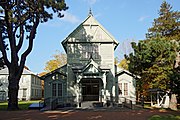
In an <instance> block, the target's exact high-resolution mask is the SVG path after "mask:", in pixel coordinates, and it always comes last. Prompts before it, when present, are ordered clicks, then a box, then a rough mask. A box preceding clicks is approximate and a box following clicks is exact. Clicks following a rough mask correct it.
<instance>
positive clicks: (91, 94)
mask: <svg viewBox="0 0 180 120" xmlns="http://www.w3.org/2000/svg"><path fill="white" fill-rule="evenodd" d="M81 85H82V100H83V101H99V97H100V90H101V88H102V80H101V79H96V78H83V79H82V80H81Z"/></svg>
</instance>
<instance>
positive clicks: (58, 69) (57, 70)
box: [41, 64, 67, 79]
mask: <svg viewBox="0 0 180 120" xmlns="http://www.w3.org/2000/svg"><path fill="white" fill-rule="evenodd" d="M66 67H67V64H66V65H64V66H61V67H59V68H57V69H55V70H53V71H51V72H49V73H47V74H45V75H43V76H41V78H42V79H45V78H46V77H48V76H50V75H53V74H56V73H57V74H60V75H63V76H67V75H66V71H64V70H63V69H64V68H66Z"/></svg>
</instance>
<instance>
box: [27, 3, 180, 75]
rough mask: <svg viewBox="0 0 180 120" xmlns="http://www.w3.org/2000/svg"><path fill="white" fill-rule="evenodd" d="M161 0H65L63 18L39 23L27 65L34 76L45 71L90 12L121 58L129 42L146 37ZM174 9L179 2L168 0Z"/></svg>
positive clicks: (126, 51)
mask: <svg viewBox="0 0 180 120" xmlns="http://www.w3.org/2000/svg"><path fill="white" fill-rule="evenodd" d="M162 2H163V0H66V3H67V5H68V6H69V9H68V10H67V11H65V12H63V13H64V15H65V16H64V18H61V19H60V18H57V17H54V19H53V20H50V21H48V22H47V23H44V24H40V25H39V27H38V32H37V35H36V39H35V42H34V47H33V51H32V52H31V53H30V55H29V56H28V59H27V61H26V66H28V67H29V68H30V70H31V71H33V72H35V73H40V72H43V71H44V67H45V63H46V62H47V61H48V60H50V59H52V55H53V54H55V53H56V50H59V51H61V52H64V50H63V47H62V45H61V41H63V40H64V38H66V37H67V36H68V34H69V33H71V32H72V31H73V30H74V29H75V28H76V27H77V26H78V25H79V24H80V23H81V22H82V21H83V20H84V19H85V18H86V17H87V15H88V12H89V8H91V9H92V13H93V15H94V17H95V18H96V19H97V20H98V21H99V23H101V24H102V25H103V26H104V27H105V28H106V30H108V31H109V32H110V33H111V34H112V35H113V36H114V37H115V38H116V40H117V41H119V43H120V44H119V46H118V48H117V49H116V52H115V56H118V57H119V59H122V58H123V55H124V53H128V52H129V51H130V48H129V45H128V44H129V43H130V42H131V41H138V40H142V39H144V38H145V33H147V29H148V28H149V27H151V26H152V22H153V20H154V18H157V17H158V10H159V8H160V5H161V3H162ZM167 2H168V3H170V4H171V5H172V6H173V10H175V11H177V10H178V11H179V10H180V4H179V2H180V1H179V0H167Z"/></svg>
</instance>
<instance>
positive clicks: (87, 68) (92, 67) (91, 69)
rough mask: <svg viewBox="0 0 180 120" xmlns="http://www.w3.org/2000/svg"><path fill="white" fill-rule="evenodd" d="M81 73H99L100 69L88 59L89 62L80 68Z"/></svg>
mask: <svg viewBox="0 0 180 120" xmlns="http://www.w3.org/2000/svg"><path fill="white" fill-rule="evenodd" d="M82 72H83V73H99V72H101V70H100V69H99V68H98V64H97V63H96V62H95V61H94V60H93V59H90V61H89V63H88V64H87V65H86V66H85V67H84V69H83V70H82Z"/></svg>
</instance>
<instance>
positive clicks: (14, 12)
mask: <svg viewBox="0 0 180 120" xmlns="http://www.w3.org/2000/svg"><path fill="white" fill-rule="evenodd" d="M66 9H67V6H66V3H65V0H1V1H0V12H1V14H0V23H1V24H0V51H1V52H2V57H3V60H4V63H5V65H6V66H7V67H8V70H9V77H8V80H9V86H8V89H9V91H8V97H9V102H8V109H18V103H17V95H18V89H19V80H20V77H21V74H22V72H23V68H24V66H25V61H26V58H27V56H28V55H29V53H30V52H31V51H32V48H33V41H34V39H35V35H36V33H37V27H38V25H39V24H40V23H44V22H47V21H48V20H49V19H53V13H56V14H57V16H58V17H63V15H62V14H61V11H63V10H66ZM25 40H27V41H28V46H27V49H26V50H25V51H23V52H22V51H21V49H22V47H23V44H24V42H25ZM7 45H8V46H7ZM20 51H21V52H20ZM7 52H10V56H8V54H7Z"/></svg>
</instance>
